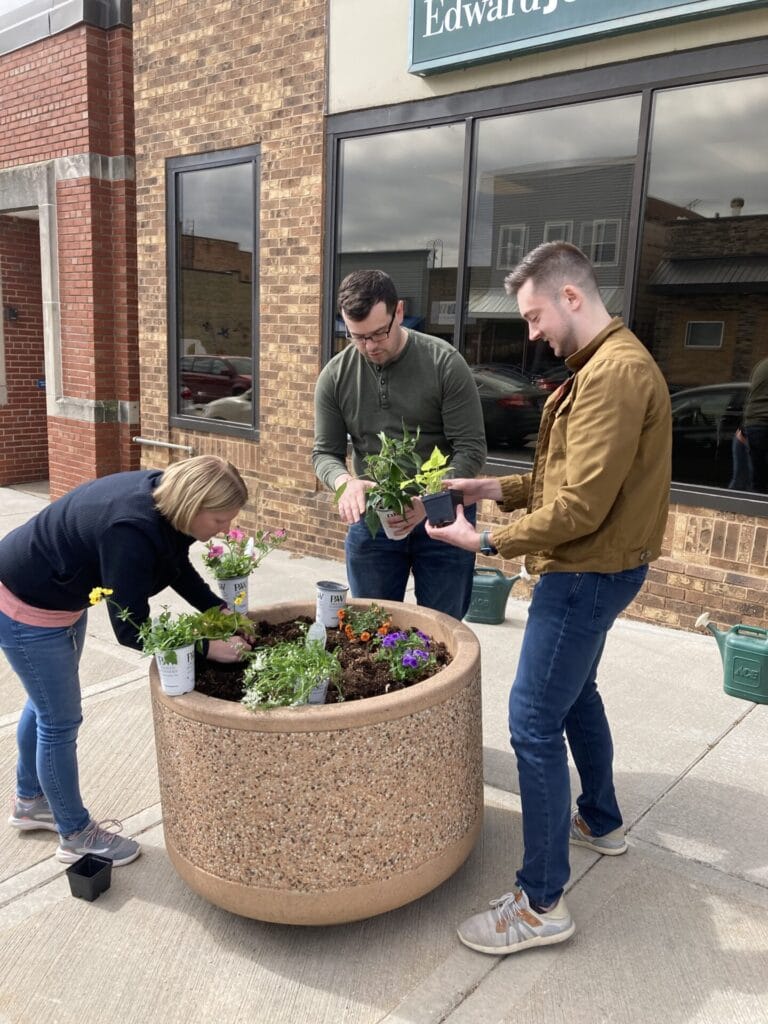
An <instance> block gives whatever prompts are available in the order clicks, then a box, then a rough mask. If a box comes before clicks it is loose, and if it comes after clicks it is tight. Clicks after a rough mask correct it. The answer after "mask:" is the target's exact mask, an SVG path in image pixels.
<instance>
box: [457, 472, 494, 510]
mask: <svg viewBox="0 0 768 1024" xmlns="http://www.w3.org/2000/svg"><path fill="white" fill-rule="evenodd" d="M443 490H444V491H461V492H462V493H463V495H464V504H465V505H474V504H475V502H477V501H480V500H481V499H483V498H488V499H489V501H501V483H500V481H499V478H498V477H497V476H478V477H467V478H466V479H462V478H460V477H456V478H454V477H451V478H450V479H449V480H443Z"/></svg>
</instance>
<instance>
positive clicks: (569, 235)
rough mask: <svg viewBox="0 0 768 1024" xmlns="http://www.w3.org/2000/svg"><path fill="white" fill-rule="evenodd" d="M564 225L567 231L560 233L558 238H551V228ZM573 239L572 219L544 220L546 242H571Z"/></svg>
mask: <svg viewBox="0 0 768 1024" xmlns="http://www.w3.org/2000/svg"><path fill="white" fill-rule="evenodd" d="M560 227H563V228H565V231H563V232H561V233H560V234H558V236H557V238H550V237H549V232H550V230H554V229H556V228H560ZM572 240H573V221H572V220H547V221H545V222H544V241H545V242H557V241H562V242H570V241H572Z"/></svg>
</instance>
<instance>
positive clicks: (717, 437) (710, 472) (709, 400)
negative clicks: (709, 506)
mask: <svg viewBox="0 0 768 1024" xmlns="http://www.w3.org/2000/svg"><path fill="white" fill-rule="evenodd" d="M748 391H749V384H748V383H747V382H746V381H743V382H742V381H739V382H736V383H733V384H712V385H710V386H708V387H700V388H687V389H686V390H684V391H677V392H675V394H673V395H672V397H671V402H672V479H673V480H676V481H678V482H679V483H691V484H709V485H710V486H713V487H727V486H728V482H729V481H730V479H731V476H732V472H733V461H732V455H731V442H732V440H733V435H734V433H735V432H736V428H737V427H738V426H739V424H740V423H741V417H742V412H743V410H744V402H745V401H746V397H747V392H748Z"/></svg>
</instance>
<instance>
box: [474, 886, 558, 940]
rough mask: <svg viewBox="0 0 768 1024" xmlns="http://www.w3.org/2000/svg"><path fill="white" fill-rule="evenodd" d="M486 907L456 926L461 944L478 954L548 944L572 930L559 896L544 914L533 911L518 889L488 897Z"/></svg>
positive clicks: (525, 897)
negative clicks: (483, 910) (491, 898)
mask: <svg viewBox="0 0 768 1024" xmlns="http://www.w3.org/2000/svg"><path fill="white" fill-rule="evenodd" d="M490 906H491V909H490V910H486V911H485V912H484V913H482V914H475V916H474V917H470V918H469V920H467V921H464V923H463V924H460V925H459V928H458V935H459V938H460V939H461V941H462V942H463V943H464V945H465V946H469V948H470V949H476V950H478V951H479V952H480V953H496V954H497V955H499V956H505V955H506V954H507V953H517V952H519V950H521V949H528V948H529V947H531V946H551V945H553V944H554V943H555V942H565V940H566V939H570V937H571V936H572V935H573V933H574V931H575V930H576V926H575V924H574V923H573V919H572V918H571V915H570V914H569V913H568V908H567V907H566V905H565V900H564V899H563V898H562V896H561V897H560V899H559V900H558V901H557V903H556V904H555V906H554V907H552V909H551V910H548V911H547V912H546V913H540V912H539V911H537V910H534V909H533V908H532V907H531V904H530V903H529V901H528V897H527V896H526V894H525V893H524V892H523V891H522V889H515V890H514V892H508V893H505V894H504V895H503V896H500V897H499V898H498V899H497V900H491V903H490Z"/></svg>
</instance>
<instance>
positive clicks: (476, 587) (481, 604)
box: [464, 566, 522, 626]
mask: <svg viewBox="0 0 768 1024" xmlns="http://www.w3.org/2000/svg"><path fill="white" fill-rule="evenodd" d="M521 576H522V573H518V575H517V576H505V575H504V573H503V572H502V571H501V569H486V568H483V567H482V566H478V567H476V568H475V574H474V576H473V577H472V597H471V599H470V602H469V610H468V611H467V614H466V615H465V616H464V618H465V619H466V620H467V622H486V623H488V624H489V625H491V626H495V625H497V624H498V623H499V622H503V621H504V611H505V608H506V605H507V598H508V597H509V592H510V590H511V589H512V584H513V583H515V582H516V581H517V580H519V579H520V578H521Z"/></svg>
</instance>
